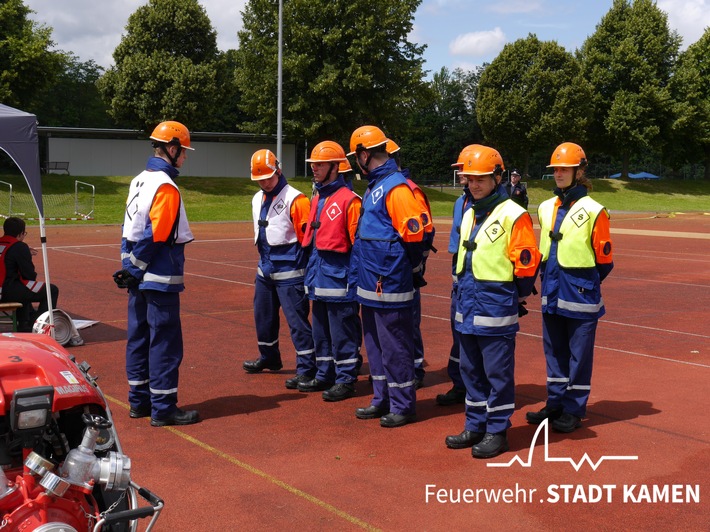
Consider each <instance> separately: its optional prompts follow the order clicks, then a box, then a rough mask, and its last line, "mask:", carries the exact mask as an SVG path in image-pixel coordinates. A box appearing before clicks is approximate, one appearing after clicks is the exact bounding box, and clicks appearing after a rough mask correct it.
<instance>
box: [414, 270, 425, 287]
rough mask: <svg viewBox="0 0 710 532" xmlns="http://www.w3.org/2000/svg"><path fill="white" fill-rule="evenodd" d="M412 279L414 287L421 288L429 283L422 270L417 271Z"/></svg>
mask: <svg viewBox="0 0 710 532" xmlns="http://www.w3.org/2000/svg"><path fill="white" fill-rule="evenodd" d="M412 280H413V282H414V288H421V287H423V286H426V285H427V282H426V281H425V280H424V274H423V273H422V272H417V273H415V274H414V275H413V277H412Z"/></svg>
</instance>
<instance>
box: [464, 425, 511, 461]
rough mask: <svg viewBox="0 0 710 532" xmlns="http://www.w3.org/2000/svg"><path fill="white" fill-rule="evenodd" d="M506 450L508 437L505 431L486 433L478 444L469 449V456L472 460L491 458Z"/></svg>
mask: <svg viewBox="0 0 710 532" xmlns="http://www.w3.org/2000/svg"><path fill="white" fill-rule="evenodd" d="M507 450H508V437H507V436H506V435H505V431H503V432H497V433H495V434H493V433H491V432H486V435H485V436H483V439H482V440H481V442H480V443H477V444H476V445H474V446H473V447H471V456H473V457H474V458H493V457H494V456H498V455H499V454H501V453H504V452H506V451H507Z"/></svg>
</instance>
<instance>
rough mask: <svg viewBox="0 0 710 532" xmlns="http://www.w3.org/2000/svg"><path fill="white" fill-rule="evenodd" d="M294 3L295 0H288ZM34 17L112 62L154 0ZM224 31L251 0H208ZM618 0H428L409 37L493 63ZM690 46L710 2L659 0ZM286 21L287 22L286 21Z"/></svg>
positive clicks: (226, 33) (66, 46)
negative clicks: (135, 17)
mask: <svg viewBox="0 0 710 532" xmlns="http://www.w3.org/2000/svg"><path fill="white" fill-rule="evenodd" d="M286 1H288V0H286ZM24 2H25V4H26V5H27V6H28V7H29V8H30V9H32V10H33V11H35V14H34V15H32V18H33V19H34V20H36V21H37V22H40V23H42V24H46V25H48V26H50V27H51V28H52V29H53V33H52V36H53V40H54V41H55V43H56V48H57V49H61V50H64V51H71V52H73V53H75V54H76V55H77V56H78V57H79V58H80V59H81V60H82V61H88V60H89V59H93V60H94V61H96V62H97V63H98V64H99V65H101V66H103V67H108V66H110V65H111V64H113V58H112V53H113V50H114V48H115V47H116V46H117V45H118V43H119V42H120V41H121V35H122V34H123V33H124V31H125V26H126V23H127V22H128V17H129V15H130V14H131V13H133V12H134V11H135V10H136V9H137V8H138V7H139V6H141V5H144V4H146V3H147V0H111V1H110V2H107V1H105V0H24ZM200 3H201V4H202V5H203V6H204V8H205V10H206V12H207V15H208V16H209V18H210V20H211V21H212V25H213V26H214V28H215V29H216V30H217V44H218V46H219V48H220V49H222V50H228V49H230V48H238V46H239V42H238V40H237V31H238V30H239V29H241V26H242V22H241V11H242V10H243V8H244V5H245V4H246V0H201V2H200ZM612 3H613V1H612V0H423V1H422V3H421V5H420V7H419V9H418V10H417V12H416V16H415V20H414V30H413V32H412V34H411V35H410V40H411V41H413V42H417V43H419V44H426V45H427V49H426V51H425V52H424V58H425V60H426V64H425V68H426V69H427V70H429V71H431V72H436V71H438V70H439V69H440V68H441V67H443V66H445V67H448V68H450V69H453V68H456V67H462V68H472V67H473V66H475V65H480V64H482V63H483V62H486V61H491V60H492V59H493V58H494V57H495V56H496V55H497V54H498V52H500V50H501V49H502V48H503V46H504V45H505V44H506V43H508V42H512V41H515V40H516V39H519V38H523V37H526V36H527V35H528V34H529V33H534V34H536V35H537V36H538V38H540V39H541V40H556V41H557V42H558V43H560V44H561V45H562V46H564V47H565V48H566V49H567V50H569V51H571V52H573V51H574V50H575V49H576V48H578V47H579V46H581V45H582V43H583V42H584V40H585V38H586V37H587V36H588V35H590V34H591V33H593V32H594V30H595V27H596V25H597V24H598V23H599V21H600V20H601V18H602V16H604V14H605V13H607V12H608V11H609V9H610V8H611V6H612ZM657 5H658V7H659V8H661V9H662V10H663V11H665V12H666V13H668V20H669V24H670V27H671V29H674V30H676V31H678V33H679V34H680V35H681V37H683V46H682V47H683V49H685V48H687V46H688V45H689V44H692V43H693V42H695V41H697V40H698V39H699V38H700V36H701V35H702V34H703V31H704V30H705V28H706V27H708V26H710V0H657ZM286 23H287V21H286Z"/></svg>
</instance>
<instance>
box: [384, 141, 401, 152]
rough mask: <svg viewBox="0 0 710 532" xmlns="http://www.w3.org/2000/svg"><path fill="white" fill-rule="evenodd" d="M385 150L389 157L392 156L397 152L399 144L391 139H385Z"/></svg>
mask: <svg viewBox="0 0 710 532" xmlns="http://www.w3.org/2000/svg"><path fill="white" fill-rule="evenodd" d="M385 150H387V153H389V154H390V155H394V154H395V153H397V152H398V151H399V144H397V143H396V142H395V141H393V140H392V139H387V145H386V146H385Z"/></svg>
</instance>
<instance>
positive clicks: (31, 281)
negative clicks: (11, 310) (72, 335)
mask: <svg viewBox="0 0 710 532" xmlns="http://www.w3.org/2000/svg"><path fill="white" fill-rule="evenodd" d="M2 228H3V232H4V233H5V234H4V235H3V236H2V237H1V238H0V279H1V280H2V292H0V301H2V302H11V301H14V302H17V303H22V305H23V306H22V308H21V309H19V310H18V311H17V322H18V327H17V328H18V330H19V331H20V332H31V331H32V324H33V322H34V320H35V319H36V318H37V316H39V315H41V314H43V313H44V312H47V310H48V305H47V291H46V287H45V284H44V283H43V282H42V281H37V272H36V271H35V266H34V264H33V263H32V255H35V254H36V253H37V251H36V250H34V249H32V248H30V246H28V245H27V244H25V243H24V242H23V240H24V239H25V236H26V235H27V232H26V231H25V221H24V220H22V219H20V218H16V217H14V216H11V217H9V218H7V219H6V220H5V223H3V226H2ZM50 289H51V293H52V308H56V306H57V298H58V296H59V289H58V288H57V287H56V286H55V285H51V286H50ZM32 303H39V308H38V309H37V311H36V312H35V310H34V307H33V305H32Z"/></svg>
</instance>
